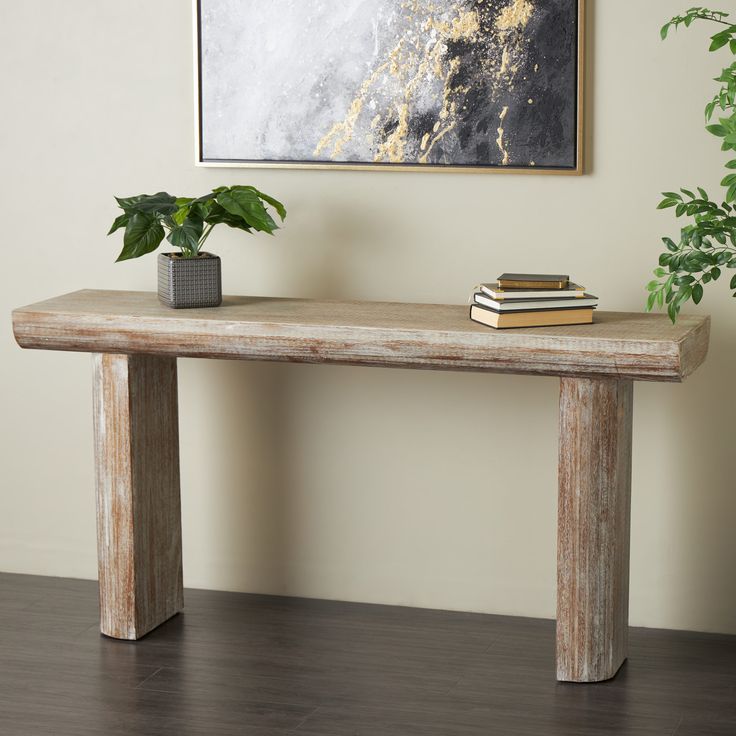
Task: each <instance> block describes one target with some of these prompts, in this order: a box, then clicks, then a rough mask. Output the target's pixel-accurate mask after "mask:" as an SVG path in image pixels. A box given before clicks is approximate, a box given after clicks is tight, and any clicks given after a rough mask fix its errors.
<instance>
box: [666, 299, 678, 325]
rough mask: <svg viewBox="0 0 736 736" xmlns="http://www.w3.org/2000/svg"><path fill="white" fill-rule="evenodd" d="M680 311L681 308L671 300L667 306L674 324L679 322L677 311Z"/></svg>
mask: <svg viewBox="0 0 736 736" xmlns="http://www.w3.org/2000/svg"><path fill="white" fill-rule="evenodd" d="M679 311H680V308H679V307H678V306H677V305H676V304H675V303H674V302H670V304H669V306H668V307H667V314H668V315H669V318H670V320H671V321H672V324H673V325H674V324H675V322H677V313H678V312H679Z"/></svg>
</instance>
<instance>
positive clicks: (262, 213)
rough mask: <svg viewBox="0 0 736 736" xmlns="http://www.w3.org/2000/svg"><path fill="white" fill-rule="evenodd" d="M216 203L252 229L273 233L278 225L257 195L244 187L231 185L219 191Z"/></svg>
mask: <svg viewBox="0 0 736 736" xmlns="http://www.w3.org/2000/svg"><path fill="white" fill-rule="evenodd" d="M216 201H217V203H218V204H219V205H220V206H222V207H223V208H224V209H225V210H227V211H228V212H229V213H230V214H231V215H234V216H235V217H239V218H241V219H242V220H243V221H244V222H245V223H246V224H247V225H249V226H250V227H252V228H253V229H254V230H260V231H262V232H267V233H273V231H274V230H277V229H278V225H277V224H276V223H275V222H274V221H273V218H272V217H271V215H269V214H268V212H266V208H265V207H264V206H263V203H262V202H261V200H260V199H259V198H258V195H257V194H256V193H255V192H254V191H252V190H250V189H246V188H245V187H232V188H231V189H230V190H227V191H224V192H219V193H218V195H217V200H216Z"/></svg>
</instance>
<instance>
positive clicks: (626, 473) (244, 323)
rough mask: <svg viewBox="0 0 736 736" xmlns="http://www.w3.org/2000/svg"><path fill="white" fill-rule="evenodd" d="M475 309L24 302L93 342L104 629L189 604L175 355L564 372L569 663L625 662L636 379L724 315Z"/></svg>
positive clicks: (69, 340) (653, 373) (695, 354)
mask: <svg viewBox="0 0 736 736" xmlns="http://www.w3.org/2000/svg"><path fill="white" fill-rule="evenodd" d="M467 311H468V310H467V307H463V306H447V305H430V304H392V303H381V302H329V301H309V300H298V299H269V298H260V297H227V298H225V300H224V303H223V306H222V307H220V308H218V309H203V310H172V309H169V308H167V307H164V306H161V305H160V304H159V303H158V301H157V298H156V295H155V294H153V293H146V292H117V291H79V292H75V293H73V294H67V295H66V296H61V297H58V298H55V299H50V300H48V301H45V302H40V303H39V304H34V305H31V306H28V307H23V308H22V309H18V310H16V311H15V312H13V329H14V332H15V337H16V339H17V341H18V343H19V344H20V345H21V346H22V347H24V348H36V349H42V350H71V351H82V352H89V353H93V363H94V427H95V443H96V450H95V463H96V483H97V526H98V534H97V538H98V555H99V581H100V609H101V630H102V633H103V634H106V635H107V636H112V637H116V638H119V639H139V638H140V637H142V636H144V635H145V634H146V633H147V632H149V631H150V630H151V629H153V628H155V627H156V626H158V625H159V624H161V623H163V622H164V621H166V620H167V619H168V618H170V617H171V616H173V615H175V614H176V613H177V612H179V611H181V610H182V607H183V596H182V563H181V511H180V501H179V438H178V408H177V377H176V359H177V357H180V356H182V357H183V356H186V357H197V358H234V359H238V360H266V361H288V362H294V363H338V364H349V365H371V366H387V367H392V368H429V369H436V370H467V371H483V372H489V373H518V374H533V375H543V376H544V375H547V376H559V377H560V379H561V380H560V444H559V447H560V455H559V515H558V524H559V526H558V553H557V677H558V679H559V680H567V681H574V682H595V681H599V680H605V679H608V678H610V677H613V676H614V675H615V674H616V672H617V671H618V669H619V667H620V666H621V664H622V663H623V661H624V659H625V658H626V655H627V638H628V636H627V630H628V607H629V528H630V522H629V514H630V506H631V503H630V501H631V425H632V398H633V381H681V380H682V379H683V378H685V377H686V376H688V375H689V374H690V373H692V372H693V371H694V370H695V369H696V368H697V367H698V366H699V365H700V364H701V363H702V362H703V360H704V359H705V356H706V352H707V349H708V336H709V326H710V324H709V319H708V318H707V317H705V318H704V317H687V316H685V317H681V318H680V320H679V322H678V323H677V325H676V326H672V325H671V324H670V323H669V320H668V319H667V318H666V317H664V316H662V315H645V314H622V313H611V312H598V313H596V320H595V323H594V324H592V325H579V326H574V327H543V328H536V329H518V330H509V331H499V332H495V331H494V330H492V329H489V328H486V327H483V326H481V325H477V324H475V323H473V322H471V321H470V320H469V319H468V314H467Z"/></svg>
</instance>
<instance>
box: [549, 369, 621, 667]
mask: <svg viewBox="0 0 736 736" xmlns="http://www.w3.org/2000/svg"><path fill="white" fill-rule="evenodd" d="M633 393H634V392H633V384H632V383H631V382H630V381H616V380H611V379H603V380H589V379H571V378H563V379H562V380H561V385H560V458H559V515H558V531H557V679H558V680H567V681H571V682H598V681H601V680H607V679H609V678H611V677H613V676H614V675H615V674H616V672H617V671H618V669H619V667H620V666H621V665H622V663H623V661H624V660H625V659H626V656H627V645H628V617H629V537H630V509H631V427H632V405H633Z"/></svg>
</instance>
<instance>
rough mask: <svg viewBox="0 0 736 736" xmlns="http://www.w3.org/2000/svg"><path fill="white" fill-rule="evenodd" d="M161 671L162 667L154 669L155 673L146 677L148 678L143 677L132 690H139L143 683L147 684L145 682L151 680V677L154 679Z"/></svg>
mask: <svg viewBox="0 0 736 736" xmlns="http://www.w3.org/2000/svg"><path fill="white" fill-rule="evenodd" d="M163 669H164V668H163V667H159V668H157V669H156V671H155V672H151V674H150V675H148V677H144V678H143V679H142V680H141V681H140V682H139V683H138V684H137V685H136V686H135V688H134V689H135V690H138V689H139V688H141V687H143V685H145V683H147V682H148V681H149V680H150V679H151V678H152V677H156V675H157V674H158V673H159V672H161V671H162V670H163ZM147 689H149V690H150V689H151V688H147ZM158 692H164V691H161V690H159V691H158Z"/></svg>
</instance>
